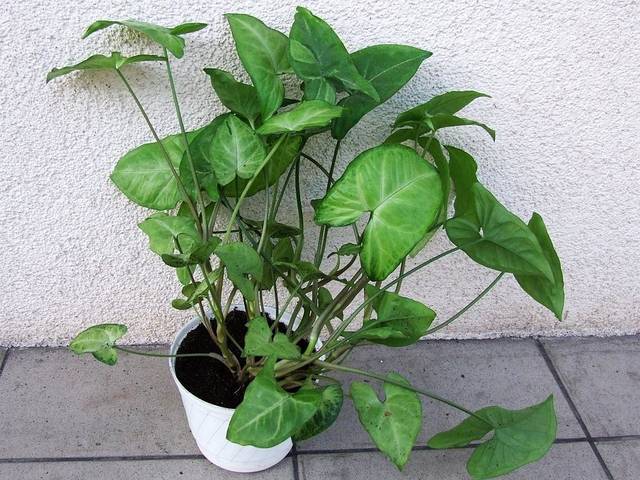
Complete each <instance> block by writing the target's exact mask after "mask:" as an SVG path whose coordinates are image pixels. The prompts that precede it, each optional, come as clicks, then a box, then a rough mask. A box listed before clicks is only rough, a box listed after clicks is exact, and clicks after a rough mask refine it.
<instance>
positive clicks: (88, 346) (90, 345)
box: [69, 323, 127, 365]
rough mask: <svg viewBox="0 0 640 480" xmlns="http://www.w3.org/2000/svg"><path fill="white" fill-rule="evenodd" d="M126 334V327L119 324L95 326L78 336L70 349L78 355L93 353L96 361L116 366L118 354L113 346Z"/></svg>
mask: <svg viewBox="0 0 640 480" xmlns="http://www.w3.org/2000/svg"><path fill="white" fill-rule="evenodd" d="M125 333H127V326H126V325H120V324H117V323H103V324H102V325H94V326H93V327H89V328H87V329H86V330H83V331H82V332H80V333H79V334H78V335H76V337H75V338H74V339H73V340H72V341H71V343H70V344H69V348H70V349H71V351H72V352H73V353H76V354H78V355H81V354H83V353H91V354H92V355H93V356H94V357H95V358H96V360H98V361H100V362H102V363H106V364H107V365H115V364H116V362H117V361H118V352H117V351H116V349H115V348H113V345H114V344H115V343H116V340H118V339H119V338H121V337H122V336H123V335H124V334H125Z"/></svg>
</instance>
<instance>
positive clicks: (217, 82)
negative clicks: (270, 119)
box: [204, 68, 260, 125]
mask: <svg viewBox="0 0 640 480" xmlns="http://www.w3.org/2000/svg"><path fill="white" fill-rule="evenodd" d="M204 72H205V73H206V74H207V75H209V78H211V85H212V86H213V89H214V90H215V92H216V95H218V98H219V99H220V101H221V102H222V104H223V105H224V106H225V107H227V108H228V109H229V110H231V111H232V112H233V113H237V114H238V115H240V116H241V117H243V118H245V119H246V120H248V121H249V123H250V124H251V125H255V122H256V120H257V119H258V117H259V116H260V101H259V100H258V92H257V90H256V88H255V87H254V86H253V85H247V84H246V83H242V82H238V81H237V80H236V79H235V78H233V75H231V74H230V73H229V72H225V71H224V70H220V69H217V68H205V69H204Z"/></svg>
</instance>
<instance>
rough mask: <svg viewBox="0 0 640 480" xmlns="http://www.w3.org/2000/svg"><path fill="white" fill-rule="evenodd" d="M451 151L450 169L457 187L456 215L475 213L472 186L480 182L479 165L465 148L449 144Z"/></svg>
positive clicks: (454, 204) (447, 147) (448, 150)
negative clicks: (461, 148)
mask: <svg viewBox="0 0 640 480" xmlns="http://www.w3.org/2000/svg"><path fill="white" fill-rule="evenodd" d="M445 148H446V149H447V152H448V153H449V170H450V173H451V180H453V184H454V186H455V189H456V198H455V201H454V203H453V206H454V207H455V211H456V216H457V217H461V216H463V215H467V214H468V215H471V216H473V215H475V203H474V200H473V191H472V187H473V186H474V185H475V184H476V183H477V182H478V177H477V176H476V172H477V171H478V165H477V164H476V161H475V160H474V159H473V157H472V156H471V155H469V154H468V153H467V152H465V151H464V150H460V149H459V148H455V147H452V146H450V145H447V146H446V147H445Z"/></svg>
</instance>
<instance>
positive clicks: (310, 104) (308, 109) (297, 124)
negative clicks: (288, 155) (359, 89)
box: [257, 100, 342, 135]
mask: <svg viewBox="0 0 640 480" xmlns="http://www.w3.org/2000/svg"><path fill="white" fill-rule="evenodd" d="M341 114H342V107H338V106H336V105H331V104H330V103H327V102H324V101H322V100H308V101H305V102H301V103H299V104H298V105H296V106H295V107H294V108H292V109H291V110H289V111H287V112H284V113H280V114H278V115H274V116H273V117H271V118H270V119H269V120H267V121H266V122H264V123H263V124H262V126H261V127H260V128H258V130H257V132H258V133H259V134H260V135H271V134H275V133H287V132H301V131H303V130H306V129H308V128H318V127H325V126H327V125H329V123H330V122H331V120H333V119H334V118H338V117H339V116H340V115H341Z"/></svg>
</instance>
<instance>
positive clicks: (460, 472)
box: [298, 442, 606, 480]
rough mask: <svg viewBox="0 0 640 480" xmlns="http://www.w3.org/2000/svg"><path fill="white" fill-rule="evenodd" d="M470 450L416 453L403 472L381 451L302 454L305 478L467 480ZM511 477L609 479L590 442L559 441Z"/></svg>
mask: <svg viewBox="0 0 640 480" xmlns="http://www.w3.org/2000/svg"><path fill="white" fill-rule="evenodd" d="M469 455H471V450H470V449H458V450H447V451H434V450H421V451H416V452H413V454H412V456H411V458H410V459H409V463H408V464H407V465H406V466H405V469H404V471H403V472H398V470H396V468H395V467H394V466H393V465H392V464H391V462H389V461H388V460H387V459H386V458H385V457H383V456H382V455H381V454H379V453H341V454H313V455H301V456H300V457H298V462H299V472H300V478H301V479H304V480H319V479H325V478H331V479H332V480H371V479H382V478H383V479H385V480H393V479H399V480H413V479H415V480H418V479H419V480H464V479H468V478H470V477H469V475H468V474H467V471H466V468H465V465H466V461H467V458H468V457H469ZM501 478H505V480H506V479H509V480H532V479H535V480H559V479H562V480H586V479H588V480H600V479H602V480H605V479H606V477H605V476H604V474H603V472H602V469H601V467H600V464H599V463H598V461H597V460H596V457H595V455H594V454H593V451H592V450H591V448H590V447H589V445H588V444H587V443H586V442H584V443H572V444H558V445H554V446H553V448H552V450H551V451H550V452H549V453H548V454H547V456H546V457H545V458H543V459H542V460H540V461H539V462H537V463H534V464H531V465H527V466H525V467H523V468H521V469H520V470H518V471H516V472H513V473H511V474H510V475H507V476H505V477H501Z"/></svg>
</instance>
